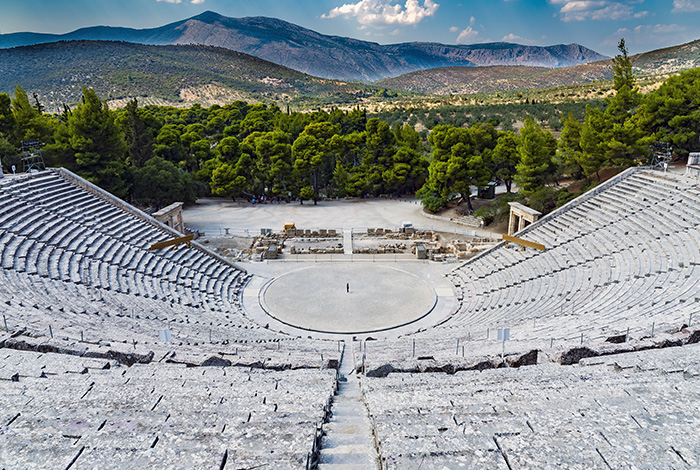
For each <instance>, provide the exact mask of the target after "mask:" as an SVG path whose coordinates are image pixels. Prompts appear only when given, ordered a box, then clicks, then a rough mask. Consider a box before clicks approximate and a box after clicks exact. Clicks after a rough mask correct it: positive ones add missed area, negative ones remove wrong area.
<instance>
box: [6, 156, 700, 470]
mask: <svg viewBox="0 0 700 470" xmlns="http://www.w3.org/2000/svg"><path fill="white" fill-rule="evenodd" d="M0 200H1V203H0V236H1V237H2V240H1V244H0V250H2V254H1V257H0V260H1V261H2V266H3V270H2V272H1V274H0V275H1V276H2V283H0V301H2V304H1V305H3V309H2V314H3V318H2V324H0V347H1V350H0V354H2V361H0V403H1V404H2V406H1V407H0V413H1V414H0V426H2V427H1V428H0V429H1V431H2V432H0V468H3V469H7V470H10V469H33V468H41V469H61V470H63V469H65V470H68V469H98V468H99V469H112V468H114V469H117V468H119V469H132V468H178V469H180V468H182V469H190V468H192V469H200V468H201V469H253V468H328V469H332V468H338V469H343V468H362V469H364V468H368V469H373V468H377V469H378V468H382V469H384V468H392V469H411V468H415V469H418V468H420V469H430V468H440V469H442V468H455V469H457V468H459V469H465V468H479V469H491V468H494V469H496V468H503V469H511V470H512V469H524V468H531V469H540V468H581V469H589V468H601V469H625V468H629V469H671V468H700V435H699V434H698V432H697V430H698V429H700V359H699V357H700V356H699V354H700V344H698V343H700V327H697V326H696V325H697V324H698V322H699V321H700V289H699V287H700V212H698V207H699V206H700V179H698V178H693V177H689V176H682V175H672V174H667V173H661V172H658V171H652V170H649V169H641V168H635V169H630V170H627V171H626V172H624V173H622V174H620V175H619V176H617V177H615V178H614V179H612V180H610V181H608V182H606V183H604V184H603V185H601V186H599V187H598V188H596V189H595V190H593V191H592V192H590V193H588V194H585V195H583V196H582V197H580V198H578V199H576V200H574V201H572V202H571V203H569V204H568V205H566V206H564V207H563V208H561V209H559V210H557V211H556V212H554V213H552V214H549V215H548V216H546V217H544V218H543V219H542V220H540V221H538V222H537V223H535V224H533V225H531V226H529V227H527V228H526V229H524V230H523V231H521V232H520V233H519V234H518V236H519V237H523V238H527V239H530V240H537V241H539V242H540V243H543V244H544V245H545V246H546V250H545V251H543V252H541V251H536V250H531V249H528V250H525V251H522V250H520V249H519V247H514V246H512V245H511V246H509V247H506V246H505V245H503V244H499V245H497V246H495V247H493V248H492V249H490V250H488V251H486V252H483V253H482V254H480V255H479V256H477V257H475V258H472V259H470V260H469V261H468V262H466V263H464V264H462V265H459V266H456V267H455V265H450V266H448V267H447V268H445V267H443V266H442V265H441V266H440V267H435V266H431V264H425V263H415V262H414V263H372V262H371V261H369V262H366V263H362V262H353V263H342V262H341V263H333V264H331V263H325V264H324V263H313V262H311V263H299V264H298V265H295V266H294V267H293V268H292V267H289V266H286V267H285V268H284V269H283V268H280V267H275V266H262V265H261V267H259V268H258V267H257V266H256V263H246V264H245V265H243V264H241V265H236V264H232V263H231V262H229V261H228V260H227V259H224V258H222V257H220V256H218V255H216V254H215V253H213V252H211V251H209V250H207V249H205V248H204V247H203V246H201V245H199V244H198V243H196V242H193V243H192V244H191V245H180V246H178V247H177V249H163V250H151V249H150V247H151V245H152V244H153V243H154V242H159V241H165V240H169V239H172V238H174V237H178V236H181V234H179V233H178V232H175V231H174V230H172V229H170V228H169V227H167V226H166V225H163V224H161V223H160V222H157V221H156V220H155V219H152V218H151V217H149V216H148V215H146V214H145V213H142V212H140V211H139V210H137V209H135V208H133V207H131V206H129V205H128V204H125V203H124V202H122V201H120V200H118V199H116V198H114V197H112V196H110V195H109V194H106V193H105V192H103V191H101V190H100V189H99V188H97V187H95V186H93V185H91V184H90V183H88V182H86V181H84V180H82V179H80V178H79V177H77V176H75V175H73V174H72V173H70V172H68V171H66V170H62V169H61V170H49V171H44V172H39V173H34V174H31V175H19V176H15V177H6V178H4V179H2V180H0ZM339 258H340V259H339ZM336 260H339V261H342V256H341V255H338V256H336ZM243 266H246V268H247V269H244V268H243ZM441 269H442V270H441ZM346 281H347V282H346ZM346 283H347V284H349V285H348V286H347V287H348V289H346ZM350 299H352V300H350ZM326 314H327V316H324V315H326ZM694 316H695V318H694ZM505 331H508V332H509V334H510V338H509V339H508V340H507V341H503V340H499V339H498V335H499V334H500V335H503V334H504V332H505Z"/></svg>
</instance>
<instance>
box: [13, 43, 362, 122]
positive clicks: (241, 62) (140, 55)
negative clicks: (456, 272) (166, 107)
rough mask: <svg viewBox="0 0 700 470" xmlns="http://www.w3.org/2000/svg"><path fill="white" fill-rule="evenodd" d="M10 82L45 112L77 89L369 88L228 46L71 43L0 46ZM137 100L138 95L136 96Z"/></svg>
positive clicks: (347, 97) (71, 98) (350, 92)
mask: <svg viewBox="0 0 700 470" xmlns="http://www.w3.org/2000/svg"><path fill="white" fill-rule="evenodd" d="M17 85H20V86H21V87H22V88H24V89H25V90H27V91H28V92H30V93H37V94H38V95H39V97H40V99H41V101H42V103H43V104H44V105H46V106H47V107H48V109H49V110H53V111H55V110H57V109H58V107H59V106H60V105H61V104H62V103H67V104H73V103H76V102H77V101H78V100H79V98H80V94H81V88H82V87H83V86H87V87H90V88H94V89H95V91H96V92H97V94H98V95H99V96H101V97H103V98H105V99H108V100H124V99H126V98H130V97H142V98H146V99H147V101H145V102H150V103H153V104H178V103H182V104H187V103H194V102H198V103H202V104H214V103H229V102H231V101H235V100H238V99H240V100H250V101H275V102H287V103H292V104H294V103H299V102H302V101H305V100H311V101H314V100H323V102H331V103H345V102H354V101H356V100H357V99H358V98H361V97H363V96H365V95H367V94H372V93H374V90H373V89H372V88H371V87H368V86H365V85H358V84H347V83H342V82H335V81H331V80H325V79H320V78H316V77H311V76H309V75H306V74H303V73H301V72H297V71H295V70H292V69H289V68H286V67H282V66H279V65H276V64H273V63H271V62H267V61H265V60H262V59H258V58H256V57H252V56H249V55H246V54H241V53H238V52H234V51H231V50H228V49H222V48H215V47H209V46H148V45H141V44H131V43H124V42H105V41H73V42H58V43H48V44H41V45H36V46H27V47H18V48H12V49H4V50H0V92H5V93H10V94H12V93H13V92H14V89H15V87H16V86H17ZM142 101H143V100H142Z"/></svg>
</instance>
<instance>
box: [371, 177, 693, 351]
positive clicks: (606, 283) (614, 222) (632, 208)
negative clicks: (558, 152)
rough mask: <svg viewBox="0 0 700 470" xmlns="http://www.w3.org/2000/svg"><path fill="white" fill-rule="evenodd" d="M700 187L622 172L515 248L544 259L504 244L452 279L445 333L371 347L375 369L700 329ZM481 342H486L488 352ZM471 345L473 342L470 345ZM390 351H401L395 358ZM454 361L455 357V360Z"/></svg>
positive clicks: (530, 230) (534, 228) (530, 231)
mask: <svg viewBox="0 0 700 470" xmlns="http://www.w3.org/2000/svg"><path fill="white" fill-rule="evenodd" d="M699 203H700V182H699V181H698V180H695V179H689V178H686V177H684V176H680V175H673V174H665V173H661V172H657V171H651V170H645V169H632V170H628V172H626V173H625V174H623V175H621V176H620V177H619V178H618V179H616V180H614V181H612V182H610V183H609V184H608V185H606V186H604V187H603V188H602V189H601V190H599V191H598V192H597V193H593V194H588V195H587V196H586V195H584V196H583V197H581V198H579V199H578V200H575V201H572V203H570V204H569V205H568V206H565V207H564V208H562V209H561V210H560V211H558V212H557V213H554V214H550V215H547V216H545V217H544V218H543V219H542V220H540V221H538V222H536V223H535V224H533V225H531V226H529V227H527V228H526V229H525V230H523V231H522V232H520V233H519V234H518V236H520V237H522V238H525V239H529V240H532V241H536V242H539V243H544V244H545V245H546V247H547V250H546V251H545V252H540V251H536V250H527V251H520V249H519V248H505V247H504V246H503V244H500V245H498V246H496V247H495V248H494V249H491V250H487V251H486V252H484V253H482V254H481V255H480V256H477V257H475V258H473V259H471V260H469V261H468V262H466V263H465V264H464V265H462V266H461V267H460V268H458V269H456V270H455V271H453V272H452V273H450V274H449V275H448V277H450V278H451V280H452V282H453V283H454V284H455V286H456V289H457V296H458V299H459V303H460V307H459V309H458V311H457V312H456V313H455V314H454V315H453V316H451V317H450V318H449V319H448V320H447V321H445V322H444V323H442V324H441V325H439V326H437V327H434V328H428V329H426V330H424V331H421V332H419V333H416V334H414V335H410V336H408V337H406V338H405V339H400V340H379V341H377V342H369V343H368V344H369V346H370V348H371V349H370V353H371V355H370V356H368V357H371V359H372V361H373V363H374V365H381V364H386V363H390V362H392V361H394V362H395V361H396V360H397V358H398V357H404V358H405V357H406V354H408V358H411V357H412V356H411V349H412V345H411V342H412V340H413V339H415V341H416V343H417V345H418V347H419V348H420V352H419V353H417V354H416V355H417V356H434V357H436V358H438V357H440V358H448V357H451V358H456V357H457V356H461V354H458V351H456V347H457V341H460V344H461V347H465V353H466V356H471V357H473V358H478V357H481V356H487V355H492V356H495V355H499V356H500V349H501V346H500V344H496V342H495V336H496V329H498V328H510V330H511V331H510V334H511V341H510V342H508V343H507V350H510V352H513V353H515V352H519V353H521V354H524V353H527V352H528V351H529V350H531V349H548V348H550V346H554V347H555V348H556V347H562V348H571V347H574V346H578V345H580V344H581V341H582V340H583V342H584V343H589V342H591V343H600V342H603V341H605V339H606V338H608V337H610V336H615V335H620V334H626V333H627V331H628V330H627V329H628V328H629V335H630V337H631V338H632V337H633V338H636V339H639V338H642V337H645V336H650V335H651V334H652V332H655V333H656V334H657V335H658V334H659V333H661V332H664V331H669V330H672V329H678V328H680V327H681V326H682V325H683V324H687V323H688V322H689V321H690V319H691V315H693V314H694V315H695V319H694V320H693V324H695V323H697V322H698V321H700V318H698V317H700V294H698V292H700V212H698V211H697V210H696V208H697V206H698V204H699ZM487 336H489V338H491V339H490V340H489V341H486V338H487ZM470 340H471V341H470ZM397 351H401V353H400V354H398V355H397ZM460 353H461V351H460Z"/></svg>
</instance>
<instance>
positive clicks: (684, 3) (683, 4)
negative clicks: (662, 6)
mask: <svg viewBox="0 0 700 470" xmlns="http://www.w3.org/2000/svg"><path fill="white" fill-rule="evenodd" d="M688 11H700V0H673V10H671V12H672V13H683V12H688Z"/></svg>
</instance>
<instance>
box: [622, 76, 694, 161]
mask: <svg viewBox="0 0 700 470" xmlns="http://www.w3.org/2000/svg"><path fill="white" fill-rule="evenodd" d="M634 122H635V124H636V125H637V126H638V127H639V128H641V129H642V130H643V131H644V134H645V135H646V136H647V138H646V139H645V140H644V143H645V144H651V143H653V142H654V141H657V140H660V141H663V142H669V143H671V144H673V146H674V148H679V149H682V150H683V151H685V152H693V151H697V150H700V69H692V70H688V71H686V72H681V73H680V74H679V75H676V76H672V77H669V78H668V79H667V80H666V81H665V82H664V83H663V85H661V87H659V89H658V90H655V91H653V92H651V93H649V94H647V95H646V96H645V97H644V99H643V100H642V104H641V106H640V107H639V109H638V111H637V113H636V114H635V116H634Z"/></svg>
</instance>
